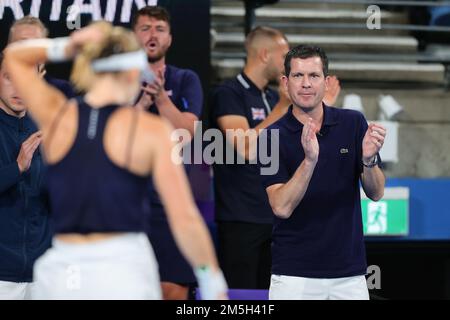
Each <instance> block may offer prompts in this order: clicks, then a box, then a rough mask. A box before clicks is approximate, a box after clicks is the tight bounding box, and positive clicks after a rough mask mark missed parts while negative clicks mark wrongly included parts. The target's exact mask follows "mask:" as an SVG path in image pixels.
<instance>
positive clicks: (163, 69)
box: [132, 6, 203, 300]
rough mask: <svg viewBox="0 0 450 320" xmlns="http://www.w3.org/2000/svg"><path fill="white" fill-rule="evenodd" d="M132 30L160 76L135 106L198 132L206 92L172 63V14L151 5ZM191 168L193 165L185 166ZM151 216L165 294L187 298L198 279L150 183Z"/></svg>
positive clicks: (146, 87)
mask: <svg viewBox="0 0 450 320" xmlns="http://www.w3.org/2000/svg"><path fill="white" fill-rule="evenodd" d="M132 27H133V30H134V32H135V34H136V36H137V38H138V40H139V42H140V44H141V45H142V47H143V48H144V50H145V51H146V53H147V57H148V62H149V66H150V68H151V69H152V70H153V72H154V73H155V75H156V81H155V82H154V83H150V84H144V86H143V93H142V96H141V98H140V99H139V101H138V102H137V104H136V107H138V108H141V109H145V110H149V112H151V113H154V114H158V115H160V116H162V117H164V118H166V119H167V120H168V121H169V122H170V123H171V125H172V126H173V127H174V128H175V129H179V128H182V129H186V130H188V131H189V132H190V133H191V135H192V136H193V135H194V132H195V122H196V121H198V119H199V118H200V116H201V113H202V106H203V91H202V87H201V83H200V79H199V77H198V76H197V74H196V73H195V72H193V71H192V70H188V69H180V68H177V67H175V66H172V65H167V64H166V60H165V56H166V53H167V51H168V50H169V48H170V45H171V43H172V35H171V33H170V16H169V13H168V12H167V10H166V9H164V8H162V7H159V6H147V7H144V8H142V9H140V10H139V11H138V12H137V13H136V15H135V17H134V18H133V21H132ZM185 168H186V170H189V167H188V166H185ZM150 202H151V212H152V213H151V218H150V230H149V233H148V235H149V238H150V242H151V244H152V246H153V249H154V251H155V255H156V258H157V260H158V264H159V272H160V278H161V286H162V293H163V298H164V299H166V300H168V299H169V300H181V299H187V298H188V293H189V288H190V287H193V285H194V284H195V282H196V279H195V276H194V273H193V271H192V268H191V266H190V264H189V263H188V262H187V261H186V259H185V258H184V257H183V255H182V254H181V252H180V250H179V249H178V247H177V245H176V244H175V240H174V238H173V236H172V233H171V231H170V228H169V225H168V223H167V218H166V214H165V212H164V208H163V205H162V203H161V200H160V198H159V196H158V194H157V192H156V190H155V189H154V188H153V185H151V186H150Z"/></svg>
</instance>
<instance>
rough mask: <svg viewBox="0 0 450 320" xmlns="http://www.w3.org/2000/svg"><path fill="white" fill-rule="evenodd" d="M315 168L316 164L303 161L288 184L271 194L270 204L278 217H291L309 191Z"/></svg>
mask: <svg viewBox="0 0 450 320" xmlns="http://www.w3.org/2000/svg"><path fill="white" fill-rule="evenodd" d="M315 167H316V163H315V162H311V161H308V160H303V162H302V163H301V164H300V166H299V167H298V168H297V170H296V171H295V173H294V175H293V177H292V178H291V179H290V180H289V181H288V182H286V183H285V184H283V185H282V186H280V187H279V188H277V189H275V191H273V192H269V202H270V205H271V206H272V210H273V211H274V213H275V215H276V216H278V217H280V218H283V219H287V218H289V217H290V216H291V214H292V212H293V211H294V209H295V208H296V207H297V206H298V204H299V203H300V202H301V201H302V199H303V197H304V195H305V193H306V190H308V186H309V182H310V181H311V177H312V175H313V173H314V169H315Z"/></svg>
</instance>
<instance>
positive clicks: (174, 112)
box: [156, 98, 198, 137]
mask: <svg viewBox="0 0 450 320" xmlns="http://www.w3.org/2000/svg"><path fill="white" fill-rule="evenodd" d="M156 107H157V108H158V112H159V114H160V115H161V116H162V117H164V118H166V119H167V120H169V122H170V124H171V125H172V126H173V127H174V128H175V129H186V130H188V131H189V133H190V134H191V136H192V137H193V136H194V133H195V121H196V120H195V119H194V116H190V115H188V114H185V113H183V112H181V111H180V110H178V108H177V107H176V106H175V105H174V104H173V102H172V101H171V100H170V99H168V98H167V99H163V100H162V101H159V102H157V103H156ZM192 115H193V114H192ZM197 120H198V119H197Z"/></svg>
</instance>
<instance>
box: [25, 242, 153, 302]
mask: <svg viewBox="0 0 450 320" xmlns="http://www.w3.org/2000/svg"><path fill="white" fill-rule="evenodd" d="M34 281H35V287H34V290H33V291H32V296H31V297H32V299H38V300H49V299H71V300H72V299H89V300H90V299H100V300H106V299H108V300H109V299H113V300H115V299H117V300H123V299H152V300H156V299H161V287H160V282H159V274H158V265H157V263H156V259H155V256H154V253H153V249H152V247H151V245H150V242H149V240H148V238H147V235H145V234H143V233H126V234H123V235H118V236H116V237H113V238H110V239H107V240H101V241H96V242H93V243H87V244H69V243H66V242H61V241H58V240H56V239H53V246H52V248H50V249H49V250H48V251H47V252H46V253H45V254H44V255H43V256H42V257H40V258H39V259H38V260H37V261H36V263H35V266H34Z"/></svg>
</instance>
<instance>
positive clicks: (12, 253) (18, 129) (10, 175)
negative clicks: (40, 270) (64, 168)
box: [0, 54, 51, 300]
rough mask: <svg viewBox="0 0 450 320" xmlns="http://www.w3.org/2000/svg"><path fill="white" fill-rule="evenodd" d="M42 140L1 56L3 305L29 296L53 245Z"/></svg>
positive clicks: (0, 245)
mask: <svg viewBox="0 0 450 320" xmlns="http://www.w3.org/2000/svg"><path fill="white" fill-rule="evenodd" d="M40 141H41V134H40V133H39V132H37V128H36V125H35V124H34V123H33V121H32V120H31V119H30V117H29V116H28V115H27V114H26V109H25V107H24V106H23V105H22V102H21V100H20V98H19V97H18V96H17V93H16V92H15V90H14V88H13V87H12V86H11V82H10V81H9V76H8V74H7V73H6V70H5V68H4V66H2V57H1V54H0V300H2V299H25V298H28V297H29V294H30V291H31V289H32V283H31V281H32V270H33V264H34V262H35V260H36V259H37V258H38V257H39V256H41V255H42V254H43V253H44V252H45V250H47V248H48V247H49V246H50V237H51V232H50V225H49V216H48V201H47V197H46V193H45V191H44V188H43V186H44V181H43V180H44V164H43V161H42V157H41V154H40V151H39V148H38V147H39V144H40Z"/></svg>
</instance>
